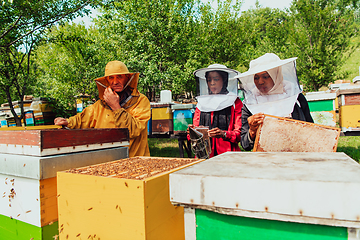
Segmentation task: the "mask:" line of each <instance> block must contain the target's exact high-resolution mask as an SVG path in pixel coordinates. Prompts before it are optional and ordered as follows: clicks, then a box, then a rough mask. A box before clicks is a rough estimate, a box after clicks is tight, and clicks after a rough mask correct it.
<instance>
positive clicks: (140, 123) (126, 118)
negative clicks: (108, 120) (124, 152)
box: [114, 94, 151, 138]
mask: <svg viewBox="0 0 360 240" xmlns="http://www.w3.org/2000/svg"><path fill="white" fill-rule="evenodd" d="M150 113H151V109H150V101H149V100H148V98H147V97H146V96H145V95H143V94H140V97H139V99H138V101H137V102H136V104H135V105H134V106H132V107H130V108H129V109H124V108H121V109H119V110H116V111H114V118H115V119H114V120H115V121H114V122H115V126H116V127H118V128H128V129H129V137H130V138H136V137H138V136H139V135H140V134H141V132H142V131H143V130H144V129H146V127H147V122H148V121H149V119H150Z"/></svg>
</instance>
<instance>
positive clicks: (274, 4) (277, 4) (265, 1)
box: [74, 0, 292, 26]
mask: <svg viewBox="0 0 360 240" xmlns="http://www.w3.org/2000/svg"><path fill="white" fill-rule="evenodd" d="M203 1H211V0H203ZM213 2H214V3H215V4H216V0H215V1H213ZM255 2H256V0H243V5H242V7H241V11H246V10H248V9H250V8H251V7H253V8H255ZM291 2H292V0H259V3H260V6H262V7H270V8H279V9H284V8H289V7H290V4H291ZM97 14H98V12H97V11H96V10H93V11H92V14H91V15H90V16H87V17H83V18H77V19H75V20H74V22H75V23H80V22H82V21H83V22H84V24H85V26H89V25H91V17H96V16H97Z"/></svg>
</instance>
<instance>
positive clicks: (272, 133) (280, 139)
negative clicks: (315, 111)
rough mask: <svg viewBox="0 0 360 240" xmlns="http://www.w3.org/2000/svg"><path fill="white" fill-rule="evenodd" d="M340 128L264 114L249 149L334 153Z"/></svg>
mask: <svg viewBox="0 0 360 240" xmlns="http://www.w3.org/2000/svg"><path fill="white" fill-rule="evenodd" d="M339 136H340V129H339V128H333V127H328V126H324V125H319V124H314V123H308V122H304V121H298V120H294V119H289V118H281V117H276V116H271V115H266V114H265V119H264V122H263V124H262V125H261V126H260V127H259V128H258V131H257V133H256V139H255V144H254V149H253V151H254V152H256V151H259V152H336V148H337V143H338V140H339Z"/></svg>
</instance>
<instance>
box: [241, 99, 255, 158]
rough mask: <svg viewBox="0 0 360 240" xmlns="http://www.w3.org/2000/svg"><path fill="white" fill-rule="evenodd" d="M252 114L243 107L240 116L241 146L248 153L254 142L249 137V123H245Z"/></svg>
mask: <svg viewBox="0 0 360 240" xmlns="http://www.w3.org/2000/svg"><path fill="white" fill-rule="evenodd" d="M251 115H252V114H251V112H250V111H249V110H248V109H247V107H246V106H245V105H244V106H243V107H242V115H241V123H242V125H241V146H242V147H243V148H244V149H245V150H246V151H250V150H252V149H253V147H254V141H252V140H251V139H250V136H249V129H250V127H249V123H248V121H247V119H248V117H250V116H251Z"/></svg>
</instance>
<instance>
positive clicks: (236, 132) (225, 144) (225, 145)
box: [193, 98, 243, 157]
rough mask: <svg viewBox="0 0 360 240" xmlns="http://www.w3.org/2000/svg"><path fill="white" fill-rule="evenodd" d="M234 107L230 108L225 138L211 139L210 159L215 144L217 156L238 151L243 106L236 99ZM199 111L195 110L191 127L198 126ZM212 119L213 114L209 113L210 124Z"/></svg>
mask: <svg viewBox="0 0 360 240" xmlns="http://www.w3.org/2000/svg"><path fill="white" fill-rule="evenodd" d="M233 106H234V107H233V108H231V120H230V125H229V127H228V130H227V131H226V138H213V139H212V143H213V144H212V146H211V154H210V157H213V156H214V146H215V144H216V150H217V153H218V154H221V153H224V152H228V151H240V148H239V142H240V140H241V132H240V130H241V108H242V106H243V104H242V102H241V100H240V99H239V98H237V99H236V100H235V104H234V105H233ZM200 113H201V112H200V110H199V109H198V108H196V110H195V113H194V118H193V125H194V126H196V127H197V126H199V121H200ZM212 118H213V112H211V122H212Z"/></svg>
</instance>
